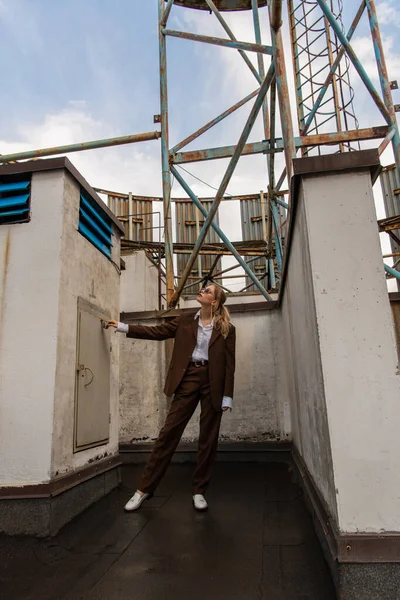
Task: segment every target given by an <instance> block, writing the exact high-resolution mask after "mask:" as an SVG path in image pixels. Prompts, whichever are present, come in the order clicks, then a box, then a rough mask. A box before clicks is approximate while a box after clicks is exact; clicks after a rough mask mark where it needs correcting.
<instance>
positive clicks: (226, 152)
mask: <svg viewBox="0 0 400 600" xmlns="http://www.w3.org/2000/svg"><path fill="white" fill-rule="evenodd" d="M277 146H278V147H277V148H275V149H274V152H283V149H284V148H283V141H282V140H281V144H280V146H279V144H277ZM235 149H236V146H222V147H221V148H207V149H204V150H189V151H186V152H177V153H176V154H175V155H172V157H171V158H172V162H173V163H174V164H180V163H187V162H199V161H202V160H214V159H217V158H227V157H229V156H233V155H234V153H235ZM268 152H270V149H269V143H268V142H267V141H264V142H253V143H251V144H245V145H244V147H243V152H242V155H243V156H244V155H245V154H263V153H268Z"/></svg>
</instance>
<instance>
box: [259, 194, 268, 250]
mask: <svg viewBox="0 0 400 600" xmlns="http://www.w3.org/2000/svg"><path fill="white" fill-rule="evenodd" d="M260 203H261V225H262V235H263V240H264V241H265V242H266V241H267V221H266V214H265V199H264V192H263V191H262V190H261V192H260Z"/></svg>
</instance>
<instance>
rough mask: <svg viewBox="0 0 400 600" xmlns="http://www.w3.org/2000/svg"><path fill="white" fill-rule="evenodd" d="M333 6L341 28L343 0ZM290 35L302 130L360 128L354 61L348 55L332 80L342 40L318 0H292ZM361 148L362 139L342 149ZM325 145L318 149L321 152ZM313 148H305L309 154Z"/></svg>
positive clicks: (304, 151)
mask: <svg viewBox="0 0 400 600" xmlns="http://www.w3.org/2000/svg"><path fill="white" fill-rule="evenodd" d="M329 5H330V10H331V12H332V15H333V16H334V17H335V20H336V22H337V23H339V25H340V28H341V30H342V31H344V27H343V19H342V14H343V2H342V0H330V1H329ZM288 12H289V19H290V38H291V43H292V57H293V71H294V76H295V82H296V99H297V117H298V124H299V130H300V132H301V133H302V134H303V135H305V134H306V133H308V134H309V135H310V134H318V133H325V132H328V131H330V130H332V129H334V130H336V131H338V132H339V131H348V130H351V129H353V130H354V129H358V128H359V127H358V121H357V118H356V116H355V112H354V106H353V100H354V90H353V88H352V86H351V83H350V74H349V71H350V61H349V59H348V58H347V56H346V55H345V56H343V60H341V61H340V62H339V63H338V67H337V69H336V72H335V74H334V75H333V77H332V78H331V81H330V83H328V84H326V81H327V77H328V75H329V73H330V71H331V70H332V67H333V66H334V64H335V61H336V60H337V59H338V57H339V56H340V47H341V44H340V42H339V39H338V37H337V35H336V33H335V32H334V31H333V30H332V28H331V27H330V26H329V21H328V19H327V17H326V16H325V15H324V14H323V12H322V11H321V9H320V7H319V4H318V2H317V0H288ZM325 85H327V89H326V91H325V97H324V100H323V101H322V102H321V104H320V106H319V108H318V110H317V111H316V112H314V111H313V107H314V106H315V102H316V100H317V98H318V95H319V94H320V93H321V91H322V90H323V89H324V86H325ZM353 146H355V149H357V150H358V149H359V143H356V144H354V145H352V144H351V142H349V141H347V142H343V143H341V144H340V145H339V146H338V150H339V151H341V152H343V151H345V150H346V149H349V150H350V149H352V148H353ZM321 149H322V148H321V146H316V148H315V151H316V152H318V153H321ZM310 152H311V149H310V148H303V149H302V154H303V156H308V155H309V154H310Z"/></svg>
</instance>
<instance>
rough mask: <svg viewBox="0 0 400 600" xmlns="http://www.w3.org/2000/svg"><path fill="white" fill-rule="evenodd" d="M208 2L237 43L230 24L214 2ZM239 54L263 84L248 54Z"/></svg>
mask: <svg viewBox="0 0 400 600" xmlns="http://www.w3.org/2000/svg"><path fill="white" fill-rule="evenodd" d="M206 2H207V4H208V6H209V7H210V9H211V10H212V12H213V13H214V15H215V16H216V17H217V19H218V21H219V22H220V23H221V25H222V27H223V28H224V29H225V31H226V33H227V34H228V35H229V37H230V38H231V40H233V41H234V42H237V39H236V37H235V36H234V34H233V31H232V30H231V28H230V27H229V25H228V23H227V22H226V21H225V19H224V18H223V16H222V15H221V13H220V12H219V10H218V8H217V7H216V6H215V4H214V2H213V1H212V0H206ZM256 41H257V40H256ZM238 52H239V54H240V56H241V57H242V58H243V60H244V62H245V63H246V65H247V66H248V67H249V69H250V71H251V72H252V73H253V75H254V77H255V78H256V79H257V81H258V83H261V82H262V80H263V78H262V77H260V75H259V74H258V73H257V70H256V69H255V67H254V65H253V63H252V62H251V61H250V59H249V57H248V56H247V54H246V53H245V52H243V50H239V51H238Z"/></svg>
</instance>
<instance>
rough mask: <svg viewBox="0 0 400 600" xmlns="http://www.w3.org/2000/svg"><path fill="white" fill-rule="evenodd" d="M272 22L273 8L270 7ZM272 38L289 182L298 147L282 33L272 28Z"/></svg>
mask: <svg viewBox="0 0 400 600" xmlns="http://www.w3.org/2000/svg"><path fill="white" fill-rule="evenodd" d="M269 15H270V22H271V7H269ZM271 38H272V47H273V60H274V64H275V70H276V87H277V92H278V101H279V112H280V115H281V124H282V136H283V141H284V147H285V163H286V173H287V177H288V182H289V188H290V181H291V178H292V170H293V166H292V165H293V163H292V161H293V159H294V158H295V157H296V147H295V143H294V133H293V121H292V114H291V110H290V100H289V87H288V82H287V77H286V66H285V52H284V48H283V41H282V31H281V30H280V29H278V30H276V31H275V30H274V29H272V27H271Z"/></svg>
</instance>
